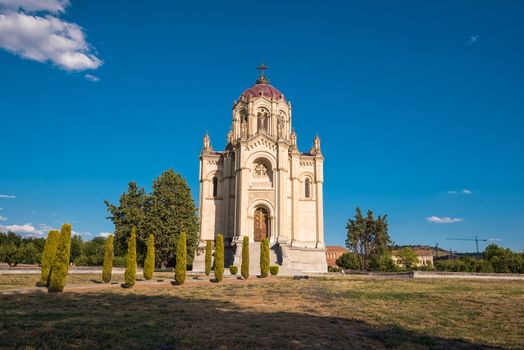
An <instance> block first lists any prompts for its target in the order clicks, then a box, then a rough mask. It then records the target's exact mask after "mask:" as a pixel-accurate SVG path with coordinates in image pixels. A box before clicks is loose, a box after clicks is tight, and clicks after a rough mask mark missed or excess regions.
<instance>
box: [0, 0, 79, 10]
mask: <svg viewBox="0 0 524 350" xmlns="http://www.w3.org/2000/svg"><path fill="white" fill-rule="evenodd" d="M0 6H3V7H4V8H6V9H9V10H14V11H18V10H25V11H27V12H38V11H47V12H51V13H58V12H64V11H65V8H66V7H67V6H69V0H0Z"/></svg>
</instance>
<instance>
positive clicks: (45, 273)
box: [40, 230, 60, 287]
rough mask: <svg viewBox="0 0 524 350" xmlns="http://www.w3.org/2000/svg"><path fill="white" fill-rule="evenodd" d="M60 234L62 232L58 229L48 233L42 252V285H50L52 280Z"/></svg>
mask: <svg viewBox="0 0 524 350" xmlns="http://www.w3.org/2000/svg"><path fill="white" fill-rule="evenodd" d="M59 236H60V232H58V231H57V230H51V231H49V233H48V234H47V239H46V241H45V246H44V253H43V254H42V270H41V274H40V285H41V286H45V287H49V283H50V282H51V279H50V277H51V268H52V267H53V261H54V260H55V255H56V248H57V247H58V238H59Z"/></svg>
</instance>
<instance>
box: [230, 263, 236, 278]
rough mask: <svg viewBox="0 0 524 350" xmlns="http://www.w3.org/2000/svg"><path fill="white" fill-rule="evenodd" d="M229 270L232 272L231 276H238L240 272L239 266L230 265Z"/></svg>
mask: <svg viewBox="0 0 524 350" xmlns="http://www.w3.org/2000/svg"><path fill="white" fill-rule="evenodd" d="M229 272H230V273H231V276H236V274H237V273H238V266H235V265H231V266H229Z"/></svg>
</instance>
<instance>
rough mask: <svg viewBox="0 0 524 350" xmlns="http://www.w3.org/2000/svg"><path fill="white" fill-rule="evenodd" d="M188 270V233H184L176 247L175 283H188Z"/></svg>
mask: <svg viewBox="0 0 524 350" xmlns="http://www.w3.org/2000/svg"><path fill="white" fill-rule="evenodd" d="M186 268H187V245H186V233H185V232H182V233H181V234H180V237H179V238H178V243H177V245H176V266H175V282H176V284H184V282H185V281H186Z"/></svg>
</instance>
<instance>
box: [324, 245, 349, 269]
mask: <svg viewBox="0 0 524 350" xmlns="http://www.w3.org/2000/svg"><path fill="white" fill-rule="evenodd" d="M346 253H349V250H348V249H346V248H344V247H341V246H339V245H331V246H327V247H326V260H327V264H328V266H337V259H338V258H340V257H341V256H342V255H343V254H346Z"/></svg>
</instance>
